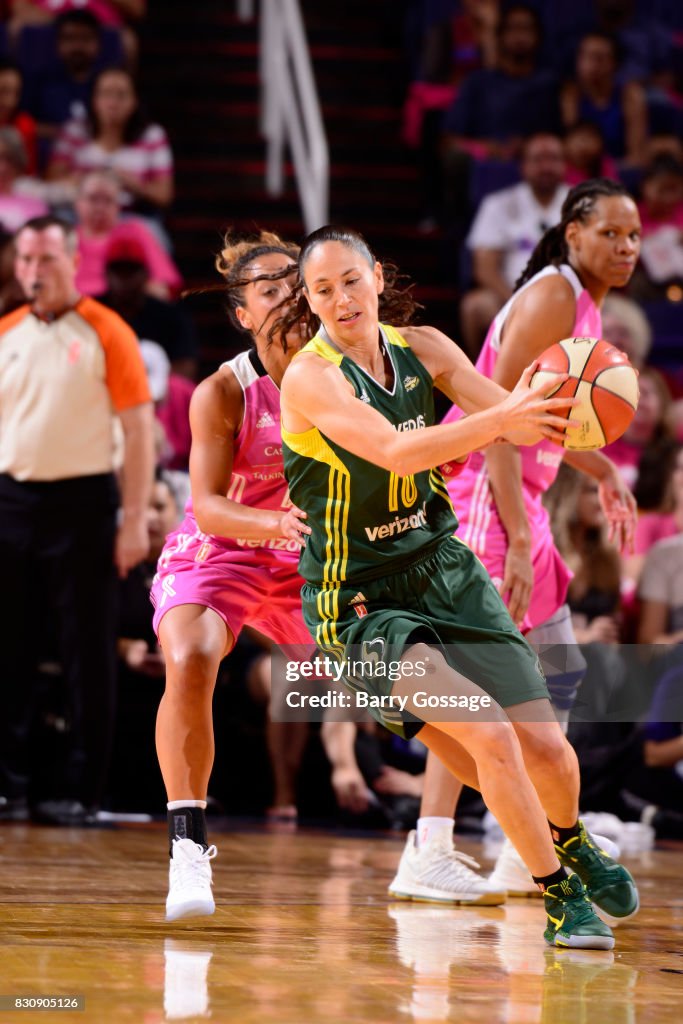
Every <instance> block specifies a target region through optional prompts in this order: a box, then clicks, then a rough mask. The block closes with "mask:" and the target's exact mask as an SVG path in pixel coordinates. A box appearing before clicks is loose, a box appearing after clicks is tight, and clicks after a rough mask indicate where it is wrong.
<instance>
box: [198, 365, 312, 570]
mask: <svg viewBox="0 0 683 1024" xmlns="http://www.w3.org/2000/svg"><path fill="white" fill-rule="evenodd" d="M224 365H225V366H229V367H230V369H231V370H232V372H233V373H234V375H235V377H236V378H237V380H238V381H239V384H240V387H241V388H242V393H243V396H244V413H243V415H242V425H241V426H240V429H239V433H238V434H237V437H236V438H235V447H234V451H233V463H232V478H231V480H230V487H229V488H228V494H227V496H228V498H230V499H231V500H232V501H237V502H239V504H240V505H250V506H252V507H255V508H264V509H272V510H273V511H276V510H278V509H283V510H284V509H285V508H286V507H287V506H288V505H289V504H290V501H289V494H288V491H287V483H286V481H285V471H284V467H283V464H282V438H281V436H280V391H279V389H278V387H277V385H276V384H274V383H273V381H272V379H271V378H270V377H269V376H268V374H267V373H266V372H265V370H264V369H263V367H262V366H261V365H260V362H259V360H258V357H255V356H254V357H253V356H252V353H250V352H241V353H240V354H239V355H238V356H235V358H234V359H231V360H230V361H229V362H228V363H225V364H224ZM185 516H186V519H192V520H193V521H194V513H193V511H192V498H190V499H189V500H188V502H187V505H186V506H185ZM205 537H206V540H207V541H209V542H211V543H214V544H220V546H221V547H222V548H224V549H225V550H229V551H235V552H238V551H246V550H249V551H255V550H256V549H258V550H259V553H261V552H262V553H263V556H264V558H265V559H267V560H268V561H269V562H270V561H271V560H273V559H274V560H275V561H278V562H286V563H287V564H291V565H292V566H293V567H295V566H296V564H297V561H298V557H299V545H298V544H297V543H296V541H293V540H285V539H284V538H282V537H276V538H272V539H270V540H244V539H241V538H232V537H214V536H211V535H209V534H206V535H205Z"/></svg>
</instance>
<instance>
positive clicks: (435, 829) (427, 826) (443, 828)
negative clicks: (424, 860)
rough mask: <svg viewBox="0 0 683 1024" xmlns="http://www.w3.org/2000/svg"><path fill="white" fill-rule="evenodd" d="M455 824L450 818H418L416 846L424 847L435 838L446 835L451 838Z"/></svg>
mask: <svg viewBox="0 0 683 1024" xmlns="http://www.w3.org/2000/svg"><path fill="white" fill-rule="evenodd" d="M454 824H455V822H454V821H453V819H452V818H418V819H417V845H418V847H420V846H426V845H427V843H430V842H431V841H432V839H435V838H436V837H437V836H441V835H446V836H449V837H452V835H453V826H454Z"/></svg>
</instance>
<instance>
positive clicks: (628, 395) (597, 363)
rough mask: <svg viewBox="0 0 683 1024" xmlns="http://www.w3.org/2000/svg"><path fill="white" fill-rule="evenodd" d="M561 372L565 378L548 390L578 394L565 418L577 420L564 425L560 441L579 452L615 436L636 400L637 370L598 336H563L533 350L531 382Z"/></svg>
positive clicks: (626, 422)
mask: <svg viewBox="0 0 683 1024" xmlns="http://www.w3.org/2000/svg"><path fill="white" fill-rule="evenodd" d="M567 373H568V374H569V375H570V376H569V380H567V381H565V382H564V383H562V384H559V385H558V386H557V388H555V389H554V390H553V391H552V392H551V393H550V394H549V395H548V397H551V396H552V397H560V396H562V397H563V396H565V395H568V396H570V397H571V398H578V399H579V404H578V405H575V406H573V407H572V408H571V409H570V410H569V412H568V413H567V418H568V419H573V420H579V421H580V426H578V427H569V429H568V430H567V432H566V434H565V439H564V447H565V448H568V449H570V450H571V451H579V452H585V451H590V450H591V449H593V448H602V447H603V446H604V445H606V444H610V443H611V442H612V441H616V439H617V438H618V437H621V435H622V434H623V433H624V431H625V430H626V428H627V427H628V425H629V423H630V422H631V420H632V419H633V415H634V413H635V411H636V407H637V405H638V374H637V373H636V371H635V370H634V369H633V367H632V366H631V364H630V362H629V361H628V357H627V356H625V355H624V353H623V352H620V351H619V349H618V348H615V347H614V345H610V344H609V342H607V341H601V340H600V339H599V338H565V339H564V340H563V341H558V342H557V343H556V344H555V345H551V346H550V348H547V349H546V350H545V352H543V353H542V354H541V355H540V356H539V358H538V369H537V370H536V372H535V373H534V375H533V377H532V379H531V386H532V387H536V386H537V385H538V384H545V383H548V384H549V383H551V382H552V379H553V377H556V376H557V375H558V374H567ZM560 415H561V414H560Z"/></svg>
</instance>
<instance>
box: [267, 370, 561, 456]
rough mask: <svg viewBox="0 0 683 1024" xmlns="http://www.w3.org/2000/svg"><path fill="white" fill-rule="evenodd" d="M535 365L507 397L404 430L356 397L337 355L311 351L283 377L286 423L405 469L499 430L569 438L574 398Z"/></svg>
mask: <svg viewBox="0 0 683 1024" xmlns="http://www.w3.org/2000/svg"><path fill="white" fill-rule="evenodd" d="M533 371H534V366H533V365H532V366H530V367H528V368H527V370H526V371H525V372H524V374H523V375H522V378H521V379H520V382H519V384H518V386H517V387H516V388H515V389H514V391H513V392H511V394H509V395H508V396H507V397H506V398H505V399H504V400H503V401H502V402H499V403H498V404H497V405H494V406H492V407H491V408H490V409H487V410H485V411H484V412H479V413H476V414H474V415H472V416H468V417H466V418H465V419H464V420H459V421H458V422H457V423H444V424H439V425H438V426H433V427H427V428H425V429H423V430H410V431H397V430H396V429H395V428H394V427H393V425H392V424H391V423H389V421H388V420H387V419H385V417H384V416H382V415H381V413H379V412H377V410H375V409H372V408H371V407H370V406H368V405H367V404H366V403H365V402H361V401H360V400H359V399H357V398H356V396H355V394H354V392H353V388H352V386H351V385H350V383H349V382H348V381H347V380H346V378H345V377H344V375H343V374H342V372H341V371H340V370H339V368H338V367H337V366H335V365H334V364H333V363H329V362H327V361H326V360H324V359H321V358H320V357H319V356H317V355H315V354H313V353H311V354H308V353H304V354H303V355H301V356H299V357H298V358H297V359H296V360H295V361H294V362H293V363H292V365H291V366H290V367H289V368H288V369H287V371H286V373H285V376H284V378H283V382H282V392H281V395H282V397H281V403H282V423H283V426H284V428H285V429H286V430H287V431H289V432H291V433H293V434H299V433H304V432H305V431H307V430H309V429H311V427H317V428H318V430H319V431H320V432H321V433H322V434H324V435H325V436H326V437H328V438H330V440H331V441H334V443H335V444H338V445H339V446H340V447H341V448H345V449H346V450H347V451H350V452H351V453H352V454H354V455H358V456H360V457H361V458H364V459H367V460H368V461H369V462H373V463H375V465H377V466H381V467H382V468H383V469H387V470H389V471H390V472H392V473H396V474H397V475H398V476H408V475H409V474H411V473H419V472H421V471H422V470H426V469H430V468H431V467H432V466H437V465H439V464H440V463H442V462H447V461H448V460H449V459H457V458H460V457H462V456H463V455H466V454H468V452H471V451H476V450H477V449H478V448H483V447H485V446H486V445H488V444H491V442H492V441H494V440H496V439H498V438H501V437H503V438H507V439H509V440H511V441H513V442H514V443H515V444H536V443H537V442H538V441H540V440H541V439H542V438H543V437H550V438H553V439H556V440H561V438H562V436H563V433H564V430H565V429H566V426H567V420H566V419H565V418H564V417H562V416H560V415H558V413H559V412H561V411H562V410H566V409H567V408H568V407H570V406H571V405H572V404H573V400H571V399H563V398H550V399H547V398H545V395H544V391H547V390H548V386H547V385H546V386H545V388H535V389H530V388H529V382H530V380H531V377H532V375H533Z"/></svg>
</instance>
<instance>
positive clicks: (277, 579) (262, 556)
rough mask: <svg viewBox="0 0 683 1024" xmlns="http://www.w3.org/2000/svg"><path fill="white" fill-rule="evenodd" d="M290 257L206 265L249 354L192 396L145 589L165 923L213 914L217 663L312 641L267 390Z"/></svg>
mask: <svg viewBox="0 0 683 1024" xmlns="http://www.w3.org/2000/svg"><path fill="white" fill-rule="evenodd" d="M297 252H298V250H297V248H296V246H294V245H291V244H289V243H285V242H283V241H281V239H279V238H278V237H277V235H273V234H269V233H266V232H262V233H261V235H260V236H259V238H258V239H257V240H256V241H253V242H239V243H233V242H231V241H230V239H229V238H226V240H225V245H224V248H223V250H222V252H221V253H220V255H219V256H218V258H217V260H216V267H217V269H218V271H219V272H220V273H221V274H222V275H223V277H224V279H225V283H226V289H227V295H228V300H229V306H230V314H231V317H232V319H233V322H234V323H235V324H236V325H237V326H238V327H239V328H241V329H242V330H243V331H245V332H247V333H249V334H250V335H251V337H252V340H253V342H254V346H255V347H254V348H253V349H251V350H250V351H248V352H244V353H242V354H240V355H238V356H236V357H235V358H234V359H232V360H231V361H230V362H228V363H224V364H223V365H222V366H221V367H219V369H218V370H217V371H216V373H214V374H212V375H211V376H210V377H208V378H207V379H206V380H205V381H203V382H202V383H201V384H200V385H199V386H198V388H197V389H196V391H195V393H194V395H193V398H192V404H191V407H190V421H191V426H192V451H191V454H190V477H191V481H192V498H191V499H190V501H189V502H188V505H187V508H186V511H185V519H184V521H183V522H182V524H181V525H180V527H179V529H178V530H176V531H175V533H172V534H170V536H169V537H168V538H167V541H166V545H165V547H164V550H163V552H162V554H161V557H160V558H159V568H158V573H157V575H156V577H155V581H154V586H153V588H152V601H153V603H154V605H155V609H156V610H155V615H154V628H155V630H156V631H157V634H158V636H159V641H160V643H161V646H162V648H163V651H164V655H165V659H166V690H165V692H164V696H163V698H162V700H161V704H160V707H159V714H158V718H157V731H156V740H157V753H158V756H159V764H160V766H161V772H162V775H163V777H164V783H165V786H166V790H167V795H168V801H169V803H168V823H169V841H170V844H171V865H170V887H169V895H168V900H167V903H166V916H167V919H168V920H175V919H176V918H179V917H184V916H187V915H190V914H210V913H212V912H213V910H214V901H213V896H212V894H211V865H210V861H211V859H212V857H213V856H214V855H215V847H209V845H208V842H207V837H206V820H205V814H204V811H205V808H206V795H207V787H208V783H209V776H210V773H211V767H212V764H213V751H214V740H213V725H212V714H211V709H212V698H213V690H214V687H215V683H216V676H217V672H218V666H219V664H220V662H221V660H222V658H223V657H225V655H226V654H228V653H229V652H230V651H231V650H232V648H233V647H234V645H235V641H236V639H237V637H238V635H239V633H240V631H241V629H242V627H243V626H245V625H247V624H249V625H250V626H253V627H254V628H255V629H257V630H259V631H260V632H261V633H264V634H265V635H266V636H267V637H269V638H270V639H271V640H272V641H273V642H274V643H276V644H285V643H294V644H297V643H299V644H301V643H310V634H309V632H308V630H307V629H306V627H305V625H304V622H303V618H302V614H301V598H300V587H301V579H300V577H299V576H298V573H297V561H298V555H299V549H300V548H301V547H302V545H303V544H304V542H305V538H306V535H307V534H308V533H310V529H309V527H308V526H307V525H306V523H305V514H304V513H303V512H301V511H299V509H297V508H295V507H294V506H293V505H292V504H291V502H290V501H289V499H288V496H287V485H286V483H285V478H284V472H283V466H282V441H281V438H280V391H279V384H280V381H281V379H282V375H283V373H284V371H285V368H286V366H287V364H288V363H289V360H290V359H291V357H292V354H293V353H294V352H295V351H297V350H298V348H299V347H300V344H301V337H300V335H299V334H298V333H297V332H296V331H294V332H292V333H291V336H290V335H289V334H288V335H287V336H285V337H282V338H281V339H276V341H275V343H273V344H270V343H269V341H268V337H267V335H268V331H269V329H270V326H271V324H272V319H273V311H274V309H275V308H276V307H278V306H281V304H282V302H283V301H286V299H287V296H288V295H289V291H290V288H291V286H292V284H293V281H294V279H295V276H296V271H297V265H296V259H297ZM282 728H289V730H290V731H295V730H296V731H298V734H299V735H298V736H297V737H289V736H288V737H287V738H286V739H287V746H288V747H289V748H290V749H287V750H284V751H283V753H285V754H286V755H287V756H288V757H289V758H290V763H291V759H292V753H293V751H292V749H291V748H292V747H293V746H294V745H295V744H296V743H298V744H299V746H300V745H301V740H300V734H301V730H302V729H303V728H305V727H304V726H302V724H301V723H292V725H291V726H290V725H285V726H282ZM276 774H277V766H276ZM276 799H277V794H276Z"/></svg>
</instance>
